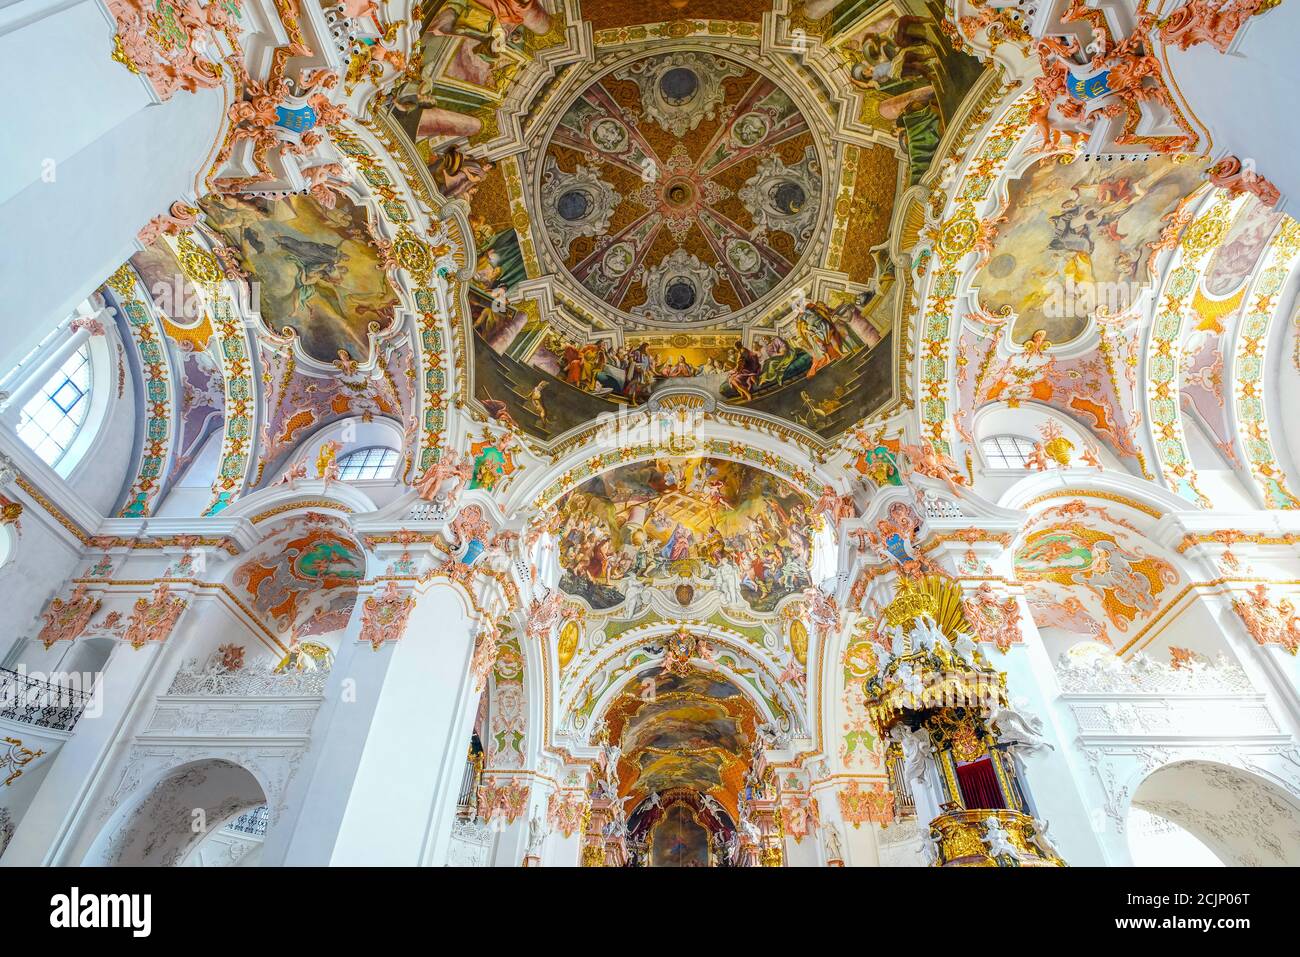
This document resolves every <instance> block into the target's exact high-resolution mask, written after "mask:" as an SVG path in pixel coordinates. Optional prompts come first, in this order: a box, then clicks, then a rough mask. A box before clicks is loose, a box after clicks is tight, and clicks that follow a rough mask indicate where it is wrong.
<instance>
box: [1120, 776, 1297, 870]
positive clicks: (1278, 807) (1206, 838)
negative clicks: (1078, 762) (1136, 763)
mask: <svg viewBox="0 0 1300 957" xmlns="http://www.w3.org/2000/svg"><path fill="white" fill-rule="evenodd" d="M1132 806H1133V807H1134V808H1138V809H1140V810H1142V811H1146V812H1147V813H1149V814H1154V815H1156V816H1157V817H1159V818H1163V819H1164V820H1166V821H1169V822H1171V823H1172V824H1175V825H1177V826H1178V827H1180V828H1182V829H1183V830H1185V831H1187V832H1188V833H1189V834H1191V835H1192V836H1193V837H1195V838H1196V839H1197V840H1198V841H1200V842H1201V843H1202V844H1204V845H1205V846H1206V847H1207V848H1209V849H1210V851H1211V852H1213V854H1214V856H1215V857H1217V858H1218V859H1219V860H1221V861H1222V862H1223V863H1224V864H1227V865H1228V866H1245V867H1287V866H1289V867H1295V866H1297V865H1300V799H1298V798H1297V797H1296V796H1295V795H1294V794H1291V793H1289V792H1288V791H1286V790H1284V789H1283V788H1282V787H1280V786H1278V785H1277V784H1275V783H1273V782H1272V781H1270V780H1268V779H1266V778H1264V777H1261V776H1260V775H1258V774H1254V773H1252V772H1250V771H1244V770H1242V769H1240V768H1235V767H1231V766H1229V765H1226V764H1219V763H1216V762H1213V761H1202V760H1190V761H1176V762H1174V763H1172V764H1166V765H1164V766H1163V767H1160V768H1157V769H1156V770H1155V771H1153V772H1152V773H1151V774H1149V775H1148V776H1147V777H1146V778H1145V779H1144V780H1143V781H1142V783H1141V784H1140V785H1139V786H1138V788H1137V790H1136V791H1135V792H1134V794H1133V800H1132Z"/></svg>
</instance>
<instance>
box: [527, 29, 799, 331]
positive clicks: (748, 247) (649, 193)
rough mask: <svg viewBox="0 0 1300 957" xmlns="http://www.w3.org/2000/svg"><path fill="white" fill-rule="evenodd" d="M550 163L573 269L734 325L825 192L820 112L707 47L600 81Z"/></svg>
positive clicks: (554, 205)
mask: <svg viewBox="0 0 1300 957" xmlns="http://www.w3.org/2000/svg"><path fill="white" fill-rule="evenodd" d="M541 177H542V178H541V191H540V198H541V214H542V223H543V224H544V226H545V230H544V232H545V234H546V236H547V237H548V239H549V241H550V242H551V244H552V245H553V247H554V248H555V250H556V252H557V253H558V254H559V257H560V259H561V261H562V262H563V264H564V267H565V268H566V269H567V270H568V272H569V274H570V275H571V276H572V277H573V278H574V279H576V280H577V281H578V283H579V284H580V285H582V286H583V287H584V288H585V289H586V290H587V291H588V292H590V293H591V294H592V296H593V297H595V299H596V301H598V302H603V303H606V304H608V305H610V306H613V307H614V308H616V309H618V310H619V311H620V312H622V313H624V314H630V315H631V316H633V317H636V318H638V319H640V320H641V321H642V322H644V323H645V324H646V325H657V326H679V325H703V324H709V323H713V324H719V325H725V320H726V318H727V317H728V316H729V315H730V314H732V313H733V312H734V311H735V310H737V309H740V308H742V307H744V306H748V305H750V304H752V303H753V302H755V301H756V300H758V299H761V298H762V297H763V296H764V295H766V294H767V293H769V292H771V291H772V290H773V289H774V288H776V287H777V285H778V284H779V283H780V282H781V280H782V279H783V278H784V277H785V276H786V275H788V274H789V272H790V270H791V269H792V268H793V266H794V264H795V262H797V261H798V260H799V259H800V258H802V255H803V254H804V253H805V252H806V251H807V250H808V240H809V239H811V238H812V232H813V227H814V225H815V224H816V222H817V214H818V210H819V207H820V205H821V202H822V196H821V188H822V178H823V177H822V168H821V164H820V162H819V160H818V157H817V152H816V147H815V146H814V143H813V138H812V134H811V132H810V131H809V129H808V122H807V120H805V119H804V117H803V115H802V113H800V112H799V109H798V107H797V106H796V105H795V103H794V102H793V101H792V100H791V99H790V97H789V96H788V95H787V94H786V93H785V92H784V91H783V90H782V89H781V87H780V85H779V84H778V83H777V81H775V80H773V79H770V78H769V77H766V76H764V75H762V74H760V73H758V72H757V71H755V70H754V69H752V68H750V67H748V66H746V65H744V64H742V63H739V62H736V61H733V60H729V59H725V58H722V57H718V56H714V55H711V54H708V53H704V52H700V51H695V50H683V51H677V52H672V53H662V54H657V55H654V56H649V57H645V58H644V59H640V60H634V61H633V62H631V63H628V64H625V65H623V66H621V67H619V68H618V69H616V70H615V71H613V72H612V73H609V74H606V75H605V76H604V77H602V78H601V79H600V80H598V81H596V82H595V83H593V84H591V85H590V86H588V87H586V88H585V89H584V90H583V91H582V92H581V93H580V94H579V96H578V97H577V99H576V100H575V101H574V102H573V103H572V104H571V105H570V106H569V107H568V108H567V109H566V110H565V112H564V114H563V115H562V116H561V118H560V122H559V125H558V126H557V127H556V129H555V131H554V132H553V133H552V134H551V138H550V141H549V143H548V144H547V146H546V149H545V152H544V154H543V158H542V169H541ZM719 266H721V268H719Z"/></svg>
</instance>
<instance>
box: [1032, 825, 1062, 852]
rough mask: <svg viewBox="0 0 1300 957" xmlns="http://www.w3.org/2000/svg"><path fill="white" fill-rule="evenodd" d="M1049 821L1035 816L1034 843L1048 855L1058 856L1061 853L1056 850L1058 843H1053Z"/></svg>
mask: <svg viewBox="0 0 1300 957" xmlns="http://www.w3.org/2000/svg"><path fill="white" fill-rule="evenodd" d="M1048 827H1049V823H1048V822H1047V821H1046V820H1044V819H1043V818H1041V817H1036V818H1034V843H1035V844H1037V845H1038V849H1039V850H1040V851H1042V852H1043V853H1044V854H1046V855H1047V856H1048V857H1057V858H1059V857H1060V856H1061V855H1060V853H1059V852H1058V851H1057V850H1056V845H1055V844H1053V843H1052V838H1051V834H1050V832H1049V831H1048Z"/></svg>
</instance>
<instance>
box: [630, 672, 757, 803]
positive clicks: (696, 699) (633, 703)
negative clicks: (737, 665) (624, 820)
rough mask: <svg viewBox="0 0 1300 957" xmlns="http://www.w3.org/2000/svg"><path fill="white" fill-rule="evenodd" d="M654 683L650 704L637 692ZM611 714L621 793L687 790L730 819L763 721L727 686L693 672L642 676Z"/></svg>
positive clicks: (708, 675)
mask: <svg viewBox="0 0 1300 957" xmlns="http://www.w3.org/2000/svg"><path fill="white" fill-rule="evenodd" d="M647 681H650V682H653V684H654V687H655V693H654V695H653V696H652V700H647V699H646V696H644V695H642V694H640V693H639V690H638V689H641V688H643V687H644V686H645V683H646V682H647ZM629 688H630V689H631V690H629V691H627V692H624V694H623V695H621V696H620V697H619V698H617V699H615V701H614V702H613V704H611V705H610V707H609V709H608V710H607V712H606V716H605V722H606V727H607V728H608V730H609V735H610V740H611V741H615V742H617V743H618V745H619V747H620V748H621V751H622V753H621V756H620V758H619V764H618V772H619V783H620V787H619V792H620V793H621V794H633V795H637V796H638V797H645V796H647V795H649V794H651V793H652V792H657V793H659V794H661V795H662V794H665V793H667V792H669V791H673V790H677V789H684V790H687V791H693V792H697V793H699V794H710V795H712V796H713V797H714V798H716V799H717V800H718V801H720V802H721V803H722V805H723V807H725V808H727V809H728V810H729V811H730V812H731V813H733V814H734V813H735V810H736V795H737V793H738V792H739V790H740V786H741V781H742V778H743V776H744V771H745V768H746V766H747V765H748V762H749V749H750V743H751V742H752V741H753V740H754V735H755V730H756V728H757V727H758V724H759V721H758V717H757V712H755V710H754V707H753V705H752V704H751V703H750V701H749V700H748V699H747V698H746V697H745V696H744V694H742V693H741V691H740V689H739V688H737V687H736V686H735V685H734V684H732V683H731V682H730V681H728V680H727V679H725V678H723V677H722V676H720V675H717V674H713V673H711V672H706V671H700V670H698V669H695V668H690V669H688V670H687V671H685V672H684V673H672V672H669V671H666V670H664V669H663V668H660V667H654V668H649V669H646V670H645V671H644V672H641V673H639V674H638V675H637V676H636V679H635V680H633V681H632V682H631V684H630V685H629Z"/></svg>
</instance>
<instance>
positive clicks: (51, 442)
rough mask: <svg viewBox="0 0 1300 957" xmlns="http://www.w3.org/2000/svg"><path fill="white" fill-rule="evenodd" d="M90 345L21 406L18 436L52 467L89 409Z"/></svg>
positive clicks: (67, 361)
mask: <svg viewBox="0 0 1300 957" xmlns="http://www.w3.org/2000/svg"><path fill="white" fill-rule="evenodd" d="M90 368H91V367H90V346H89V345H83V346H82V347H81V348H80V349H78V350H77V351H76V352H74V353H72V355H70V356H68V358H67V359H65V360H64V361H63V365H61V366H59V369H58V371H56V372H55V373H54V375H52V376H50V378H49V379H48V380H47V381H46V382H45V384H44V385H42V386H41V387H40V389H39V390H38V391H37V392H36V394H35V395H33V396H32V397H31V398H30V399H28V400H27V402H26V403H25V404H24V405H23V408H22V411H21V412H20V413H19V418H18V437H19V438H20V439H22V440H23V442H24V443H26V445H27V447H28V448H30V449H31V450H32V451H33V452H35V453H36V454H37V455H39V456H40V457H41V458H42V459H44V460H45V463H46V464H47V465H49V466H50V467H51V468H53V467H54V466H55V465H57V464H58V463H59V460H60V459H62V458H63V456H64V455H65V454H66V453H67V451H68V448H69V447H70V446H71V445H72V440H73V439H75V438H76V436H77V433H78V432H79V431H80V430H81V426H82V424H83V423H84V422H85V421H86V412H87V411H88V410H89V408H90V380H91V375H90Z"/></svg>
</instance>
